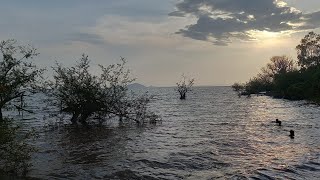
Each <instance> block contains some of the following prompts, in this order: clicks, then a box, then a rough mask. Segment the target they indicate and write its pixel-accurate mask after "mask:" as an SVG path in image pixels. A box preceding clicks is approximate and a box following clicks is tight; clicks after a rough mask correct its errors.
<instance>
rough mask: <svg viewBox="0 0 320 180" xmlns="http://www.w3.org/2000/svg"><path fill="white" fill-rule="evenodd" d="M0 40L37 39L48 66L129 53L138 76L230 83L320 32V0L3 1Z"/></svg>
mask: <svg viewBox="0 0 320 180" xmlns="http://www.w3.org/2000/svg"><path fill="white" fill-rule="evenodd" d="M0 2H1V6H0V17H1V18H0V27H1V31H0V40H6V39H12V38H13V39H16V40H17V41H18V42H19V43H21V44H31V45H33V46H34V47H36V48H37V49H38V52H39V53H40V55H39V56H38V57H37V58H36V59H35V61H36V63H37V64H39V66H42V67H49V68H48V72H47V73H48V74H50V67H51V66H53V65H54V64H55V62H56V61H57V62H61V63H63V64H64V65H66V66H71V65H72V64H74V63H75V62H76V61H77V60H78V59H79V58H80V57H81V54H83V53H85V54H87V55H88V56H89V58H90V59H91V62H92V69H93V72H98V64H102V65H109V64H112V63H117V62H119V59H120V57H124V58H126V60H127V62H128V64H127V65H128V67H129V68H130V69H131V72H132V76H134V77H136V78H137V82H139V83H142V84H144V85H148V86H150V85H152V86H174V85H175V83H176V82H178V81H179V80H180V77H181V75H182V74H185V75H186V76H189V77H192V78H195V85H198V86H205V85H231V84H233V83H234V82H245V81H247V80H248V79H250V78H251V77H253V76H255V75H256V74H257V73H258V72H259V71H260V69H261V67H263V66H264V65H265V64H266V63H267V62H268V61H269V59H270V58H271V57H272V56H275V55H288V56H291V57H292V58H294V59H296V51H295V46H296V45H298V44H299V42H300V40H301V39H302V38H303V37H304V35H306V34H307V33H308V32H309V31H314V32H316V33H320V29H319V28H320V2H319V0H95V1H88V0H68V1H66V0H54V1H43V0H28V1H22V0H6V1H5V0H0Z"/></svg>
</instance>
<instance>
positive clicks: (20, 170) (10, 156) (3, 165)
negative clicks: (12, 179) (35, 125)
mask: <svg viewBox="0 0 320 180" xmlns="http://www.w3.org/2000/svg"><path fill="white" fill-rule="evenodd" d="M18 130H19V127H17V126H13V125H12V123H10V121H9V120H7V119H4V120H3V121H2V122H0V174H1V173H4V174H9V175H25V174H26V173H27V171H28V168H29V167H30V166H31V164H30V163H29V160H30V158H31V153H32V152H34V151H35V149H34V148H32V147H31V146H30V145H29V144H27V140H28V139H29V138H30V137H31V136H33V135H34V134H32V133H31V132H30V133H27V134H19V133H18Z"/></svg>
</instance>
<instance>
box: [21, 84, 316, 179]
mask: <svg viewBox="0 0 320 180" xmlns="http://www.w3.org/2000/svg"><path fill="white" fill-rule="evenodd" d="M149 94H153V95H155V97H154V99H153V101H152V103H151V109H153V110H154V111H155V112H157V113H158V114H160V115H161V116H162V119H163V122H162V123H161V124H157V125H155V126H147V127H144V128H141V127H140V128H139V127H134V126H132V127H118V126H114V125H112V126H111V125H110V126H108V125H106V126H102V127H91V128H89V129H88V128H83V127H77V128H75V127H70V126H65V127H59V128H56V129H52V130H48V128H43V126H44V125H46V124H48V123H49V121H50V120H49V119H45V120H44V118H43V117H44V116H46V115H47V114H48V113H49V112H50V111H52V109H51V108H49V109H42V108H38V107H43V104H44V102H43V101H42V100H39V99H41V97H38V98H34V99H33V103H30V105H32V106H31V109H33V110H34V111H36V114H37V116H36V117H35V115H28V114H25V115H24V120H23V121H21V122H20V123H22V124H24V127H35V128H37V130H38V131H39V132H41V133H40V137H39V139H37V141H36V143H35V145H36V147H37V148H38V149H39V151H38V152H37V153H35V154H34V156H33V161H32V163H33V167H32V169H31V172H30V174H29V176H30V177H34V178H40V179H320V108H319V107H318V106H315V105H311V104H307V103H306V102H304V101H287V100H281V99H273V98H270V97H266V96H252V97H251V98H246V97H241V98H238V96H237V95H236V94H235V93H234V92H233V91H232V90H231V88H230V87H196V88H194V90H193V91H192V92H190V93H188V94H187V100H185V101H181V100H179V98H178V96H177V93H176V92H174V89H173V88H152V89H149ZM276 118H278V119H280V120H281V121H282V127H279V126H276V125H275V123H273V122H271V121H274V120H275V119H276ZM51 123H52V122H51ZM44 129H45V130H44ZM291 129H293V130H294V131H295V134H296V136H295V138H294V139H291V138H290V137H289V136H288V135H289V132H288V131H289V130H291Z"/></svg>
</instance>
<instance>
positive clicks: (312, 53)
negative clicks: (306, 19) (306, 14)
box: [296, 32, 320, 68]
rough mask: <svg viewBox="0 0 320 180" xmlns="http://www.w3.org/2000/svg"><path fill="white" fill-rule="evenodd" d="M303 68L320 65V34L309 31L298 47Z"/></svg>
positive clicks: (300, 63)
mask: <svg viewBox="0 0 320 180" xmlns="http://www.w3.org/2000/svg"><path fill="white" fill-rule="evenodd" d="M296 49H297V53H298V64H299V66H301V68H309V67H312V66H318V65H320V35H319V34H316V33H314V32H310V33H308V34H307V35H306V36H305V37H304V38H303V39H302V40H301V42H300V44H299V45H298V46H297V47H296Z"/></svg>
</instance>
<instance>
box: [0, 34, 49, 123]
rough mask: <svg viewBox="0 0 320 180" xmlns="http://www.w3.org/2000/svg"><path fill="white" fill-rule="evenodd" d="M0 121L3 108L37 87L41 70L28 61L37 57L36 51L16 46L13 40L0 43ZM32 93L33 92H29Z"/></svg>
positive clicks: (28, 47) (31, 48)
mask: <svg viewBox="0 0 320 180" xmlns="http://www.w3.org/2000/svg"><path fill="white" fill-rule="evenodd" d="M0 52H1V54H2V59H1V60H0V120H2V119H3V117H2V109H3V107H4V106H5V105H6V104H7V103H8V102H10V101H12V100H13V99H16V98H21V97H23V96H25V95H26V92H27V91H29V90H34V89H36V88H37V87H39V86H38V85H39V84H38V82H39V78H40V77H41V74H42V72H43V69H38V68H37V67H36V66H35V65H34V64H33V63H32V62H30V61H29V60H30V59H32V58H33V57H35V56H37V55H38V53H37V52H36V49H35V48H33V47H31V46H30V45H28V46H20V45H17V42H16V41H15V40H12V39H10V40H6V41H1V42H0ZM29 92H34V91H29Z"/></svg>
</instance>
